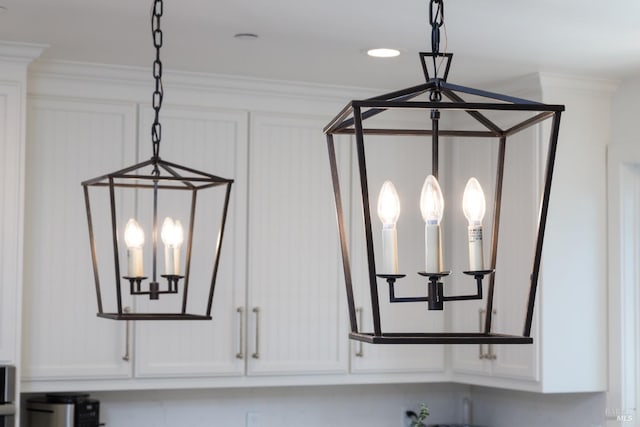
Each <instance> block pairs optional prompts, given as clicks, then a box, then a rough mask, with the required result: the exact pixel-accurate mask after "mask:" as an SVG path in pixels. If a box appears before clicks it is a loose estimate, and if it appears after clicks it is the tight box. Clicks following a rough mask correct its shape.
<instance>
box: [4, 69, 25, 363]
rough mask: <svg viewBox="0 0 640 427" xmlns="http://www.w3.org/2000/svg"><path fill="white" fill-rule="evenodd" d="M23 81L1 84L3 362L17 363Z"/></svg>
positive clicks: (20, 257)
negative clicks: (21, 82)
mask: <svg viewBox="0 0 640 427" xmlns="http://www.w3.org/2000/svg"><path fill="white" fill-rule="evenodd" d="M22 91H23V88H22V87H21V85H20V82H15V83H1V84H0V169H1V170H2V172H1V173H0V176H2V178H1V179H0V232H1V233H2V241H1V242H0V363H3V364H15V363H16V356H17V355H18V354H19V353H18V351H17V347H18V324H19V323H18V316H19V315H20V310H19V304H20V298H19V295H20V281H21V274H22V269H21V268H20V263H21V259H22V254H21V251H22V236H21V228H22V218H21V216H22V214H23V207H22V197H23V195H22V185H21V180H22V175H23V167H22V165H21V159H22V156H23V152H24V129H23V128H22V123H23V122H22V117H23V112H22V104H23V94H22Z"/></svg>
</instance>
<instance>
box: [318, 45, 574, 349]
mask: <svg viewBox="0 0 640 427" xmlns="http://www.w3.org/2000/svg"><path fill="white" fill-rule="evenodd" d="M434 55H435V56H439V57H443V58H444V59H445V60H446V67H445V72H444V76H443V78H437V77H434V78H432V77H430V76H429V71H428V66H427V60H428V58H431V59H433V57H434ZM452 56H453V55H452V54H451V53H436V54H433V53H421V54H420V59H421V62H422V68H423V71H424V74H425V78H426V81H427V82H426V83H424V84H421V85H418V86H413V87H410V88H407V89H403V90H398V91H395V92H391V93H387V94H384V95H380V96H376V97H374V98H370V99H367V100H360V101H351V102H350V103H348V104H347V105H346V106H345V107H344V109H343V110H342V111H341V112H340V113H339V114H338V115H337V116H335V118H333V120H331V121H330V122H329V124H328V125H327V126H326V127H325V128H324V133H325V134H326V138H327V146H328V151H329V161H330V167H331V177H332V181H333V191H334V197H335V208H336V216H337V224H338V232H339V238H340V248H341V252H342V261H343V269H344V277H345V286H346V292H347V304H348V309H349V321H350V328H351V332H350V334H349V336H350V338H351V339H354V340H358V341H362V342H367V343H373V344H529V343H532V342H533V338H532V337H531V326H532V320H533V313H534V305H535V297H536V291H537V287H538V276H539V273H540V261H541V256H542V246H543V241H544V233H545V226H546V221H547V214H548V209H549V197H550V194H551V182H552V177H553V168H554V163H555V157H556V147H557V143H558V133H559V129H560V116H561V113H562V112H563V111H564V105H550V104H543V103H540V102H535V101H530V100H526V99H521V98H516V97H513V96H508V95H502V94H498V93H493V92H488V91H484V90H479V89H473V88H469V87H465V86H459V85H455V84H451V83H448V82H447V81H446V78H447V74H448V72H449V66H450V63H451V59H452ZM434 74H435V73H434ZM423 94H428V95H429V101H417V100H415V98H417V97H419V96H420V95H423ZM467 95H469V96H474V97H479V98H480V99H481V100H482V101H478V102H465V100H464V99H463V96H467ZM407 109H414V110H415V109H418V110H430V111H431V128H430V129H381V128H373V127H365V121H366V120H367V119H370V118H372V117H374V116H377V115H378V114H380V113H383V112H385V111H389V110H407ZM441 111H464V112H466V113H467V114H468V115H469V116H471V117H472V118H473V119H475V120H476V121H477V122H478V123H480V124H481V125H482V128H483V130H480V131H476V130H474V131H471V130H441V129H440V128H439V118H440V112H441ZM488 111H507V112H508V111H518V112H530V113H531V115H530V117H528V118H527V119H525V120H523V121H521V122H519V123H517V124H515V125H513V126H510V127H508V128H505V129H503V128H501V127H500V126H498V125H497V124H496V123H494V121H492V120H490V119H489V118H488V117H487V115H486V112H488ZM549 119H550V120H551V121H552V125H551V134H550V137H549V146H548V151H547V159H546V171H545V174H544V186H543V192H542V197H541V205H540V211H539V220H538V228H537V233H536V239H535V248H534V256H533V261H532V271H531V276H530V284H529V286H530V287H529V293H528V303H527V312H526V314H525V319H524V327H523V333H522V335H505V334H497V333H492V332H491V326H492V315H491V313H492V311H493V296H494V287H495V268H496V260H497V249H498V233H499V228H500V208H501V203H502V184H503V178H504V164H505V149H506V146H507V139H508V137H510V136H512V135H514V134H517V133H518V132H521V131H523V130H525V129H527V128H530V127H532V126H534V125H537V124H540V123H541V122H543V121H546V120H549ZM341 134H346V135H353V136H354V137H355V145H356V152H357V162H358V172H359V181H360V195H361V198H362V215H363V219H364V232H365V243H366V253H367V267H368V279H369V288H370V292H371V313H372V316H373V332H362V331H361V330H360V328H359V325H358V321H357V316H356V306H355V301H354V292H353V279H352V273H351V264H350V259H349V242H348V240H347V231H346V229H345V219H344V211H343V205H342V194H341V190H340V177H339V173H338V164H337V159H336V150H335V142H334V135H341ZM365 135H391V136H401V135H405V136H406V135H410V136H430V137H431V142H432V147H431V148H432V174H433V175H435V176H436V177H437V176H438V166H439V165H438V148H439V136H451V137H472V138H498V140H499V148H498V162H497V171H496V187H495V199H494V217H493V230H492V231H493V233H492V238H491V254H490V270H487V271H483V272H465V273H466V274H470V275H473V276H475V278H476V280H477V286H478V294H477V295H474V296H457V297H456V296H444V294H443V291H442V282H440V281H439V280H440V278H441V277H442V276H444V275H446V274H438V275H435V274H428V273H427V274H422V273H420V274H422V275H425V276H428V280H429V286H428V290H429V292H428V295H427V296H426V297H416V298H401V299H398V298H395V297H394V294H393V282H394V281H395V279H396V278H398V277H393V276H385V275H378V274H377V273H376V264H375V258H374V244H373V233H372V220H371V207H370V197H369V185H368V182H367V165H366V161H365ZM484 275H488V276H489V285H488V292H487V301H486V313H487V315H486V320H485V324H484V328H483V331H482V332H469V333H449V332H442V333H413V332H386V331H384V330H383V328H382V324H381V320H380V300H379V295H378V278H382V279H385V280H387V281H388V283H389V286H390V296H391V302H410V301H428V302H429V307H430V308H431V309H440V310H441V309H442V303H443V302H444V301H453V300H463V299H482V278H483V277H484ZM479 276H482V277H479ZM399 277H400V276H399ZM394 298H395V299H396V301H394ZM438 306H439V307H438ZM432 307H435V308H432Z"/></svg>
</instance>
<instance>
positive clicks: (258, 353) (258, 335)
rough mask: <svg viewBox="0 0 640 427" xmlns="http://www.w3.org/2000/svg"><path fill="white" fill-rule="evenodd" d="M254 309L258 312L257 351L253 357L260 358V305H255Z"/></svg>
mask: <svg viewBox="0 0 640 427" xmlns="http://www.w3.org/2000/svg"><path fill="white" fill-rule="evenodd" d="M252 311H253V312H254V313H255V314H256V348H255V350H256V351H255V353H253V354H252V355H251V357H253V358H254V359H260V307H253V310H252Z"/></svg>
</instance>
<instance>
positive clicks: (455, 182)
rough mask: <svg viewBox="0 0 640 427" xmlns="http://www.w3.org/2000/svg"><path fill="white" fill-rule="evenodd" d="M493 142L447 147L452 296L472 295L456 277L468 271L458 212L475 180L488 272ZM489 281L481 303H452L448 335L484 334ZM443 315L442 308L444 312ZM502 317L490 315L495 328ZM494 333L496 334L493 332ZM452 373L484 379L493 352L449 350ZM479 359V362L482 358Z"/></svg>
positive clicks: (457, 142)
mask: <svg viewBox="0 0 640 427" xmlns="http://www.w3.org/2000/svg"><path fill="white" fill-rule="evenodd" d="M497 144H498V143H497V141H496V140H488V139H487V140H481V141H477V140H472V139H454V140H452V141H451V143H450V144H448V146H447V154H448V155H449V156H450V159H451V162H450V164H449V165H447V169H446V171H445V173H446V174H447V180H448V182H449V191H448V193H447V194H446V195H445V197H446V202H445V204H447V205H448V208H447V216H446V219H447V225H446V228H445V230H446V233H447V238H446V241H447V243H448V244H449V245H448V250H447V257H448V258H449V265H450V266H451V270H452V271H453V272H454V274H452V276H451V277H450V278H448V279H449V280H448V281H449V283H450V284H451V289H452V291H453V292H454V293H455V294H460V295H464V294H471V293H473V292H474V291H475V282H474V280H473V278H471V277H469V276H465V275H463V274H461V272H462V271H464V270H468V269H469V252H468V244H467V242H468V231H467V226H468V223H467V220H466V218H465V217H464V215H463V212H462V196H463V194H464V189H465V186H466V184H467V180H468V179H469V178H471V177H476V178H477V179H478V182H479V183H480V185H481V186H482V190H483V191H484V194H485V199H486V202H487V210H486V214H485V217H484V221H483V243H484V246H483V251H484V263H485V266H486V267H487V268H489V265H490V262H491V234H492V218H493V213H494V209H493V203H492V201H493V199H494V195H495V181H496V178H495V170H496V162H497V156H498V145H497ZM488 285H489V281H488V280H484V283H483V291H484V294H483V296H484V298H483V299H482V300H481V301H480V300H477V301H476V300H472V301H454V302H451V303H450V304H449V306H448V309H450V314H451V317H450V319H451V330H452V331H453V332H479V331H483V330H484V321H485V315H486V313H485V312H484V310H485V308H486V301H487V294H488V289H489V286H488ZM445 309H446V308H445ZM499 316H502V313H498V312H497V311H495V310H494V317H493V321H494V323H495V322H496V321H497V320H498V317H499ZM494 332H495V328H494ZM450 348H451V353H452V358H453V369H454V370H455V371H457V372H466V373H473V374H484V375H489V374H490V373H491V361H490V359H487V358H486V357H491V354H492V352H493V351H495V348H496V346H488V345H482V346H480V345H454V346H450ZM481 355H482V356H483V357H481Z"/></svg>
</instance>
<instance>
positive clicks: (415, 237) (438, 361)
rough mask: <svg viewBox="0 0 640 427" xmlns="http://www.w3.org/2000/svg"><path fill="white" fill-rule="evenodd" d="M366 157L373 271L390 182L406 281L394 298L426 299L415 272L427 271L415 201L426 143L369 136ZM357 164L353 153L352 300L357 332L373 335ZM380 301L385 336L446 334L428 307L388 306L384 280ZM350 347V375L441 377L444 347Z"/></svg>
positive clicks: (426, 162) (427, 162) (427, 154)
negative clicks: (381, 205) (357, 312)
mask: <svg viewBox="0 0 640 427" xmlns="http://www.w3.org/2000/svg"><path fill="white" fill-rule="evenodd" d="M396 125H397V124H396ZM407 126H411V125H410V124H407ZM383 127H384V126H383ZM401 127H402V126H401ZM365 152H366V162H367V177H368V183H369V205H370V210H371V214H372V218H371V219H372V232H373V242H374V255H375V259H376V264H377V271H381V265H382V260H381V254H382V250H381V243H382V242H381V230H382V223H381V222H380V221H379V218H378V215H377V203H378V195H379V192H380V189H381V187H382V184H383V182H384V181H386V180H390V181H392V182H393V184H394V186H395V187H396V190H397V192H398V196H399V198H400V217H399V219H398V222H397V225H396V228H397V232H398V268H399V272H400V273H402V274H406V275H407V276H406V277H405V278H403V279H400V280H399V281H398V282H396V285H395V292H396V296H397V297H419V296H420V297H424V296H426V283H425V280H424V278H423V277H422V276H419V275H418V271H424V270H425V247H424V244H425V239H424V220H423V219H422V214H421V212H420V207H419V200H420V192H421V189H422V184H423V182H424V180H425V179H426V177H427V176H428V175H429V173H430V171H431V146H430V144H429V140H428V139H426V138H420V137H408V136H402V137H388V136H374V135H367V136H366V138H365ZM355 158H356V155H355V153H354V162H353V164H354V166H353V181H352V182H353V184H352V186H353V195H352V201H351V206H352V214H351V224H352V226H351V237H350V238H351V251H352V269H353V280H354V294H355V298H356V301H357V302H356V305H358V306H360V307H361V308H362V313H361V316H362V324H360V325H359V328H360V330H362V331H364V332H371V331H373V325H372V322H373V318H372V313H371V298H370V287H369V279H368V273H367V263H366V246H365V243H364V232H363V223H362V200H361V192H360V178H359V175H358V173H357V170H358V169H357V162H356V160H355ZM378 295H379V301H380V316H381V324H382V331H383V333H384V332H399V331H403V332H406V331H409V332H442V331H444V328H445V323H444V319H445V318H444V314H443V312H438V311H429V310H428V309H427V303H426V302H410V303H390V302H389V290H388V286H387V283H386V282H385V281H384V280H383V279H379V280H378ZM351 347H352V351H351V355H352V359H351V371H352V372H354V373H376V372H379V373H384V372H395V373H402V372H441V371H444V346H442V345H368V344H364V345H361V344H360V343H356V342H352V344H351ZM360 349H362V352H360ZM360 353H361V354H360Z"/></svg>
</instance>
